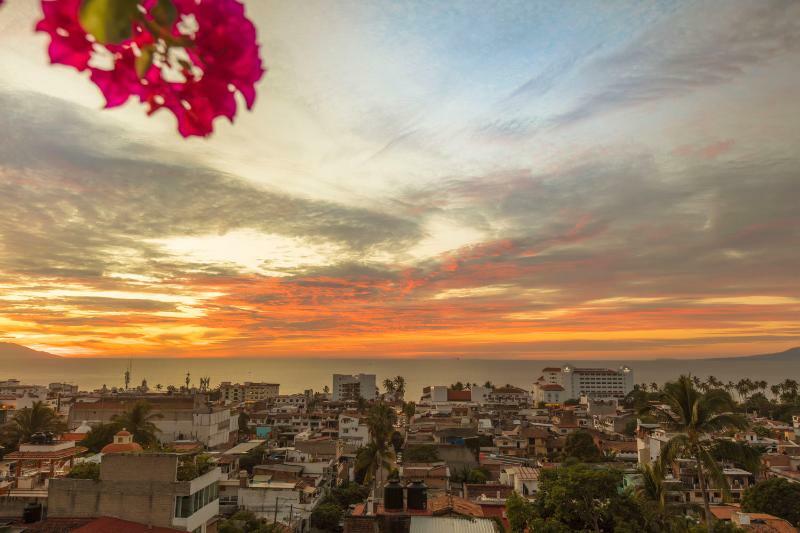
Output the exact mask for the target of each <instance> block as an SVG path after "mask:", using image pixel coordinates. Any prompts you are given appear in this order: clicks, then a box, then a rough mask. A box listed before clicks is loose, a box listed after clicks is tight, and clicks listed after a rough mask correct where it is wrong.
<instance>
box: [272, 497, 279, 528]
mask: <svg viewBox="0 0 800 533" xmlns="http://www.w3.org/2000/svg"><path fill="white" fill-rule="evenodd" d="M278 500H280V498H278V497H277V496H275V517H274V518H273V519H272V523H273V524H277V523H278Z"/></svg>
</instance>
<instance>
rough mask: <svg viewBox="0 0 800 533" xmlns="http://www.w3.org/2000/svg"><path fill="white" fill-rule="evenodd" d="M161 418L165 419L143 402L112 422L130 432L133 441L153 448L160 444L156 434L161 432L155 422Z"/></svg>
mask: <svg viewBox="0 0 800 533" xmlns="http://www.w3.org/2000/svg"><path fill="white" fill-rule="evenodd" d="M160 418H163V415H162V414H161V413H153V406H152V405H151V404H150V403H149V402H146V401H144V400H141V401H138V402H136V403H135V404H133V407H131V408H130V410H128V411H126V412H124V413H123V414H121V415H115V416H113V417H112V418H111V422H112V423H113V424H115V425H116V426H117V427H119V428H124V429H126V430H127V431H129V432H130V433H131V434H132V435H133V440H135V441H136V442H138V443H139V444H141V445H142V446H145V447H152V446H155V445H156V444H157V443H158V438H157V437H156V434H157V433H159V432H160V430H159V429H158V427H156V425H155V423H154V422H153V421H154V420H158V419H160Z"/></svg>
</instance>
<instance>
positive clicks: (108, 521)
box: [72, 516, 180, 533]
mask: <svg viewBox="0 0 800 533" xmlns="http://www.w3.org/2000/svg"><path fill="white" fill-rule="evenodd" d="M72 531H73V533H109V532H111V531H113V532H114V533H174V532H175V531H180V530H179V529H172V528H167V527H154V526H148V525H147V524H139V523H137V522H129V521H128V520H120V519H119V518H112V517H110V516H102V517H100V518H97V519H95V520H92V521H91V522H89V523H88V524H86V525H85V526H83V527H79V528H78V529H73V530H72Z"/></svg>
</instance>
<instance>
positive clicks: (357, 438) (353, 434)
mask: <svg viewBox="0 0 800 533" xmlns="http://www.w3.org/2000/svg"><path fill="white" fill-rule="evenodd" d="M339 439H340V440H343V441H345V442H347V443H351V444H355V445H356V446H366V445H367V443H368V442H369V429H368V428H367V425H366V424H364V423H363V422H361V419H359V418H358V417H355V416H350V415H347V414H344V413H343V414H340V415H339Z"/></svg>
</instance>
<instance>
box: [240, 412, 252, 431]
mask: <svg viewBox="0 0 800 533" xmlns="http://www.w3.org/2000/svg"><path fill="white" fill-rule="evenodd" d="M238 422H239V433H241V434H243V435H246V434H248V433H250V427H249V426H248V423H249V422H250V416H248V414H247V413H245V412H244V411H242V412H241V413H239V420H238Z"/></svg>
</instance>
